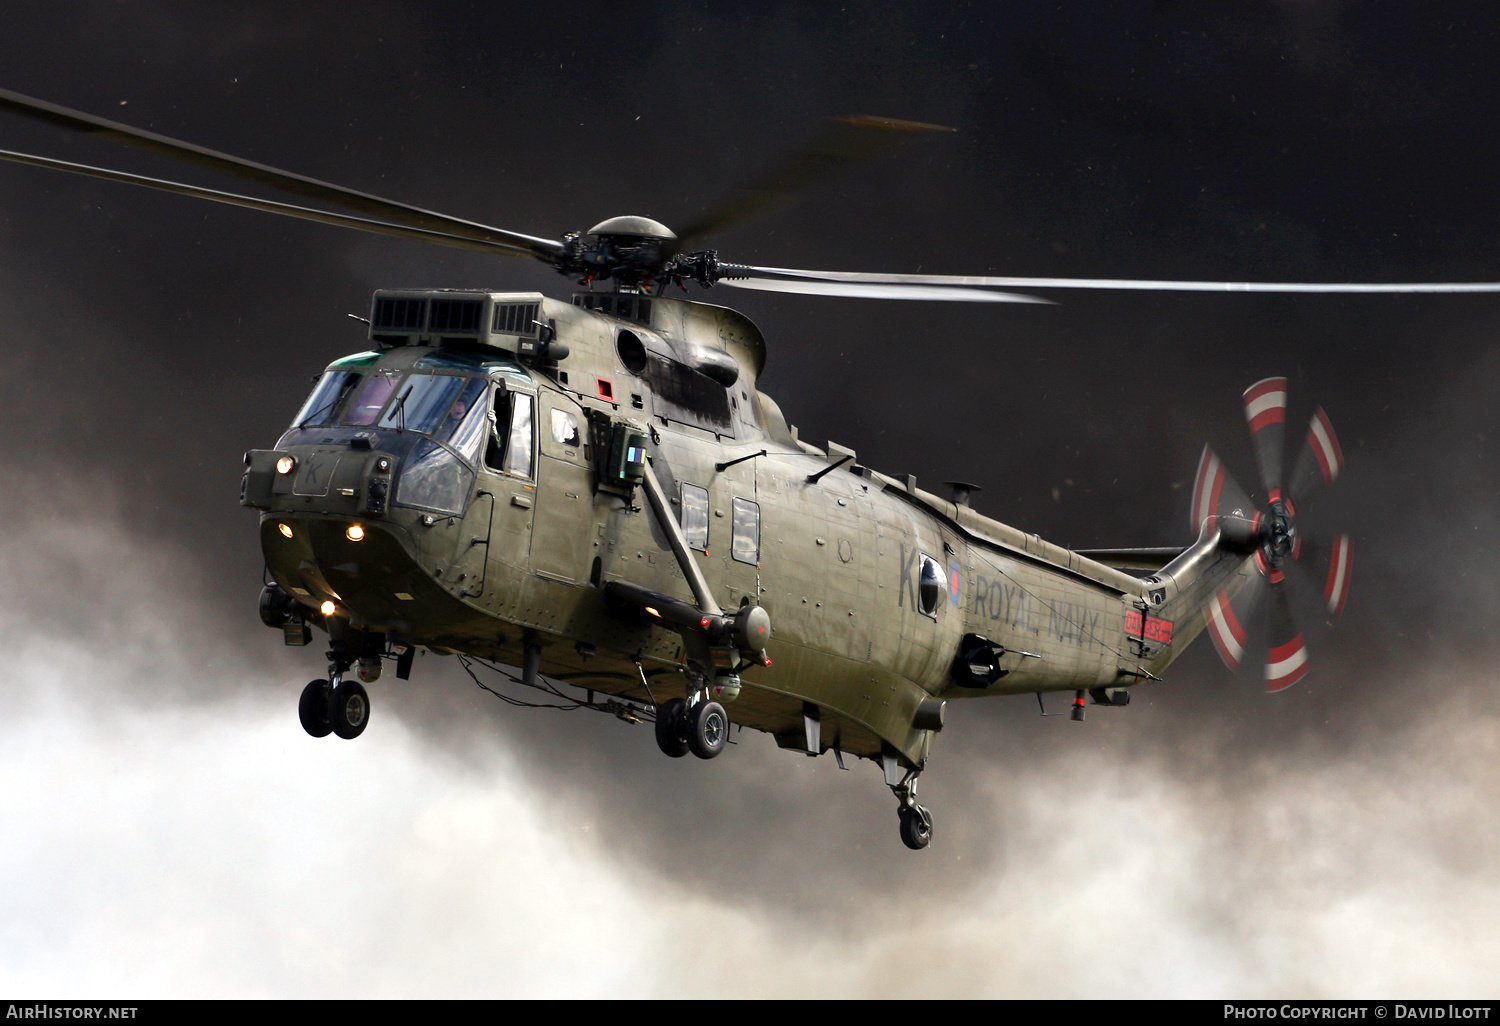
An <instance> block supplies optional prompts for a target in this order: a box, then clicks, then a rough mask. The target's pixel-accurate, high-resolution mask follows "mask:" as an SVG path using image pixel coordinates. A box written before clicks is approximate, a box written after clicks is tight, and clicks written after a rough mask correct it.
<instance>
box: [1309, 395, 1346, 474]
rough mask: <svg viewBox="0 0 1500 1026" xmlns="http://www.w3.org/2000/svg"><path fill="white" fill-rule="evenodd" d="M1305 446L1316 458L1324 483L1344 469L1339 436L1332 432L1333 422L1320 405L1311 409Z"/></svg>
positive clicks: (1342, 451)
mask: <svg viewBox="0 0 1500 1026" xmlns="http://www.w3.org/2000/svg"><path fill="white" fill-rule="evenodd" d="M1307 447H1308V448H1309V449H1311V450H1312V454H1313V455H1314V456H1316V457H1317V459H1318V469H1319V470H1320V471H1322V473H1323V483H1324V484H1327V483H1328V482H1330V481H1332V480H1333V479H1334V478H1336V477H1338V476H1339V471H1340V470H1342V469H1344V450H1343V449H1341V448H1339V436H1338V435H1336V434H1334V433H1333V424H1332V423H1331V422H1330V421H1329V420H1328V414H1326V413H1324V412H1323V407H1321V406H1319V407H1318V408H1317V409H1316V410H1314V411H1313V416H1312V423H1311V424H1310V425H1309V426H1308V428H1307Z"/></svg>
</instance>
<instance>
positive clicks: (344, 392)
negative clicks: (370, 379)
mask: <svg viewBox="0 0 1500 1026" xmlns="http://www.w3.org/2000/svg"><path fill="white" fill-rule="evenodd" d="M362 378H363V375H360V374H355V373H354V372H353V371H333V370H331V371H328V372H327V373H326V374H324V375H323V376H322V377H321V378H319V379H318V386H317V387H316V388H314V389H313V390H312V395H310V396H308V397H307V402H305V403H303V404H302V409H300V410H298V411H297V416H296V417H294V418H292V427H322V426H323V425H324V424H332V423H333V422H334V421H335V420H337V419H338V412H339V407H340V406H341V405H342V404H343V402H344V400H345V399H346V398H347V397H348V395H349V393H350V392H352V391H354V388H355V386H357V385H358V384H359V383H360V381H361V380H362Z"/></svg>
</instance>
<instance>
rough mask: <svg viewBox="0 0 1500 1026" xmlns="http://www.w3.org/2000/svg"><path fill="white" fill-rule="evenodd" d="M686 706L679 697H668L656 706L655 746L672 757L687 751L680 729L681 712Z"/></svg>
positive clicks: (684, 738)
mask: <svg viewBox="0 0 1500 1026" xmlns="http://www.w3.org/2000/svg"><path fill="white" fill-rule="evenodd" d="M686 708H687V703H686V702H684V701H683V700H682V699H680V698H669V699H667V700H666V701H665V702H663V703H662V704H661V705H659V706H657V707H656V747H658V748H660V749H661V750H662V754H663V755H666V756H668V757H670V758H673V759H680V758H682V757H683V756H684V755H686V754H687V753H688V742H687V738H686V737H684V736H683V729H682V728H683V722H682V714H683V710H685V709H686Z"/></svg>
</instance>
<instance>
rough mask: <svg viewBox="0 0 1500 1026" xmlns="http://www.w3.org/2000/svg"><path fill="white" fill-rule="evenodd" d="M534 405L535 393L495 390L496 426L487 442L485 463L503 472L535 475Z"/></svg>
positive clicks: (523, 475) (520, 475)
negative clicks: (533, 394)
mask: <svg viewBox="0 0 1500 1026" xmlns="http://www.w3.org/2000/svg"><path fill="white" fill-rule="evenodd" d="M535 407H536V397H535V396H531V395H528V394H526V393H525V392H508V391H507V392H497V393H495V416H494V425H495V429H494V430H493V431H492V432H490V436H489V444H487V445H486V446H485V450H484V463H485V466H487V467H489V468H490V469H491V470H493V471H497V472H499V473H502V474H515V475H517V476H519V477H531V476H533V474H532V471H533V466H534V464H535V448H534V443H533V441H532V421H533V420H534V419H535Z"/></svg>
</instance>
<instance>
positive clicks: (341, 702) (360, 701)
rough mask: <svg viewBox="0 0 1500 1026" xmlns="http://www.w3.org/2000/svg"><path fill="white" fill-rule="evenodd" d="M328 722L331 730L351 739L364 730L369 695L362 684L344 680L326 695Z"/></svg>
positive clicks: (347, 739)
mask: <svg viewBox="0 0 1500 1026" xmlns="http://www.w3.org/2000/svg"><path fill="white" fill-rule="evenodd" d="M328 722H329V723H331V724H333V732H334V733H335V734H337V735H338V736H339V737H341V738H343V739H344V740H345V741H352V740H354V739H355V738H357V737H359V735H361V734H363V733H364V732H365V727H366V726H367V725H368V724H369V722H370V695H369V693H368V692H366V691H365V687H364V685H363V684H361V683H359V681H356V680H346V681H344V682H343V683H342V684H340V685H339V686H338V687H336V688H334V689H333V694H331V695H329V696H328Z"/></svg>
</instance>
